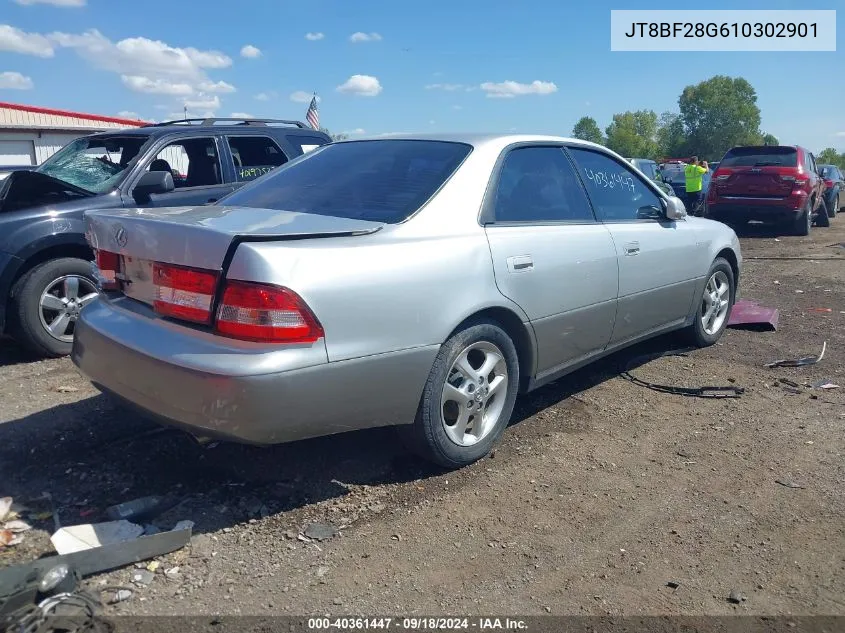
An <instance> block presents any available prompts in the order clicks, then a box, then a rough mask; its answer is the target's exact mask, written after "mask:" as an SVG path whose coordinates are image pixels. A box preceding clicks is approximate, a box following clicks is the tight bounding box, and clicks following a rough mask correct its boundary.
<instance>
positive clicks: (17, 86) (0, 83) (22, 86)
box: [0, 70, 35, 90]
mask: <svg viewBox="0 0 845 633" xmlns="http://www.w3.org/2000/svg"><path fill="white" fill-rule="evenodd" d="M34 87H35V84H33V83H32V79H30V78H29V77H27V76H26V75H22V74H20V73H18V72H15V71H12V70H9V71H6V72H2V73H0V90H32V89H33V88H34Z"/></svg>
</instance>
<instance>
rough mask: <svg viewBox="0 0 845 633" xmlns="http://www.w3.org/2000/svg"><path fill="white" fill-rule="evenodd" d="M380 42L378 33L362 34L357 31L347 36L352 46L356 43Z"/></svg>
mask: <svg viewBox="0 0 845 633" xmlns="http://www.w3.org/2000/svg"><path fill="white" fill-rule="evenodd" d="M380 40H381V35H379V34H378V33H362V32H361V31H358V32H357V33H353V34H352V35H350V36H349V41H350V42H352V43H353V44H357V43H358V42H378V41H380Z"/></svg>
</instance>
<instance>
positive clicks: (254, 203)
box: [218, 140, 472, 224]
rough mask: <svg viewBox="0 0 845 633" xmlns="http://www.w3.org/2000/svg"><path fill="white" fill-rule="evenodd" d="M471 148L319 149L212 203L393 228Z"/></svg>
mask: <svg viewBox="0 0 845 633" xmlns="http://www.w3.org/2000/svg"><path fill="white" fill-rule="evenodd" d="M471 149H472V148H471V147H470V146H469V145H465V144H463V143H453V142H446V141H414V140H373V141H351V142H346V143H337V144H332V145H324V146H322V147H320V148H317V149H314V150H312V151H311V152H309V153H308V154H305V156H304V157H301V158H299V159H296V160H293V161H291V162H290V163H288V164H287V165H285V166H283V167H280V168H278V169H277V170H275V171H273V172H271V173H269V174H267V175H266V176H264V177H262V178H259V179H258V180H256V181H254V182H252V183H250V184H249V185H246V186H244V187H243V188H241V189H238V190H237V191H235V192H234V193H232V194H230V195H228V196H226V197H225V198H222V199H221V200H220V201H219V202H218V204H225V205H231V206H245V207H258V208H265V209H278V210H281V211H297V212H300V213H315V214H318V215H329V216H334V217H339V218H351V219H358V220H371V221H374V222H386V223H389V224H394V223H397V222H401V221H402V220H405V219H407V218H408V217H409V216H410V215H412V214H413V213H414V212H416V211H417V210H418V209H419V208H420V207H421V206H422V205H423V204H425V202H426V201H427V200H428V199H429V198H431V196H432V195H434V193H435V192H436V191H437V190H438V189H439V188H440V187H441V186H442V185H443V184H444V183H445V182H446V181H447V180H448V179H449V177H450V176H451V175H452V174H453V173H454V172H455V170H456V169H457V168H458V166H459V165H460V164H461V162H462V161H463V160H464V159H465V158H466V157H467V155H468V154H469V153H470V151H471Z"/></svg>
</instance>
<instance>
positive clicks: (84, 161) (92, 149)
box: [36, 135, 149, 193]
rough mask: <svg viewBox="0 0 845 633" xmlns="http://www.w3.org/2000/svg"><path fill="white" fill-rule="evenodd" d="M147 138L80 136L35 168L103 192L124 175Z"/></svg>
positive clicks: (87, 188)
mask: <svg viewBox="0 0 845 633" xmlns="http://www.w3.org/2000/svg"><path fill="white" fill-rule="evenodd" d="M148 138H149V137H147V136H140V135H127V136H117V135H115V136H101V135H97V136H88V137H83V138H79V139H76V140H75V141H71V142H70V143H68V144H67V145H65V146H64V147H63V148H62V149H60V150H59V151H58V152H56V153H55V154H53V155H52V156H51V157H50V158H48V159H47V160H46V161H44V163H42V164H41V166H40V167H38V169H37V170H36V171H39V172H41V173H42V174H47V175H48V176H52V177H53V178H57V179H58V180H62V181H64V182H66V183H69V184H71V185H75V186H77V187H79V188H81V189H85V190H86V191H90V192H91V193H106V192H108V191H111V190H112V189H114V188H115V187H117V186H118V185H119V184H120V182H121V181H122V180H123V179H124V178H125V177H126V175H127V174H128V172H129V167H130V166H131V165H132V164H133V163H134V161H135V159H136V158H137V157H138V155H139V154H140V152H141V149H142V148H143V146H144V145H145V144H146V143H147V140H148Z"/></svg>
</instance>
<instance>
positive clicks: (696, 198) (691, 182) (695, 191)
mask: <svg viewBox="0 0 845 633" xmlns="http://www.w3.org/2000/svg"><path fill="white" fill-rule="evenodd" d="M709 170H710V167H708V165H707V161H706V160H703V161H699V160H698V156H693V157H692V160H691V161H690V163H689V165H687V166H686V167H684V179H685V180H686V189H687V211H688V212H689V213H692V210H693V209H695V206H696V205H697V204H698V203H699V202H701V201H702V200H703V198H704V191H703V190H704V182H703V180H704V174H706V173H707V172H708V171H709Z"/></svg>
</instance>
